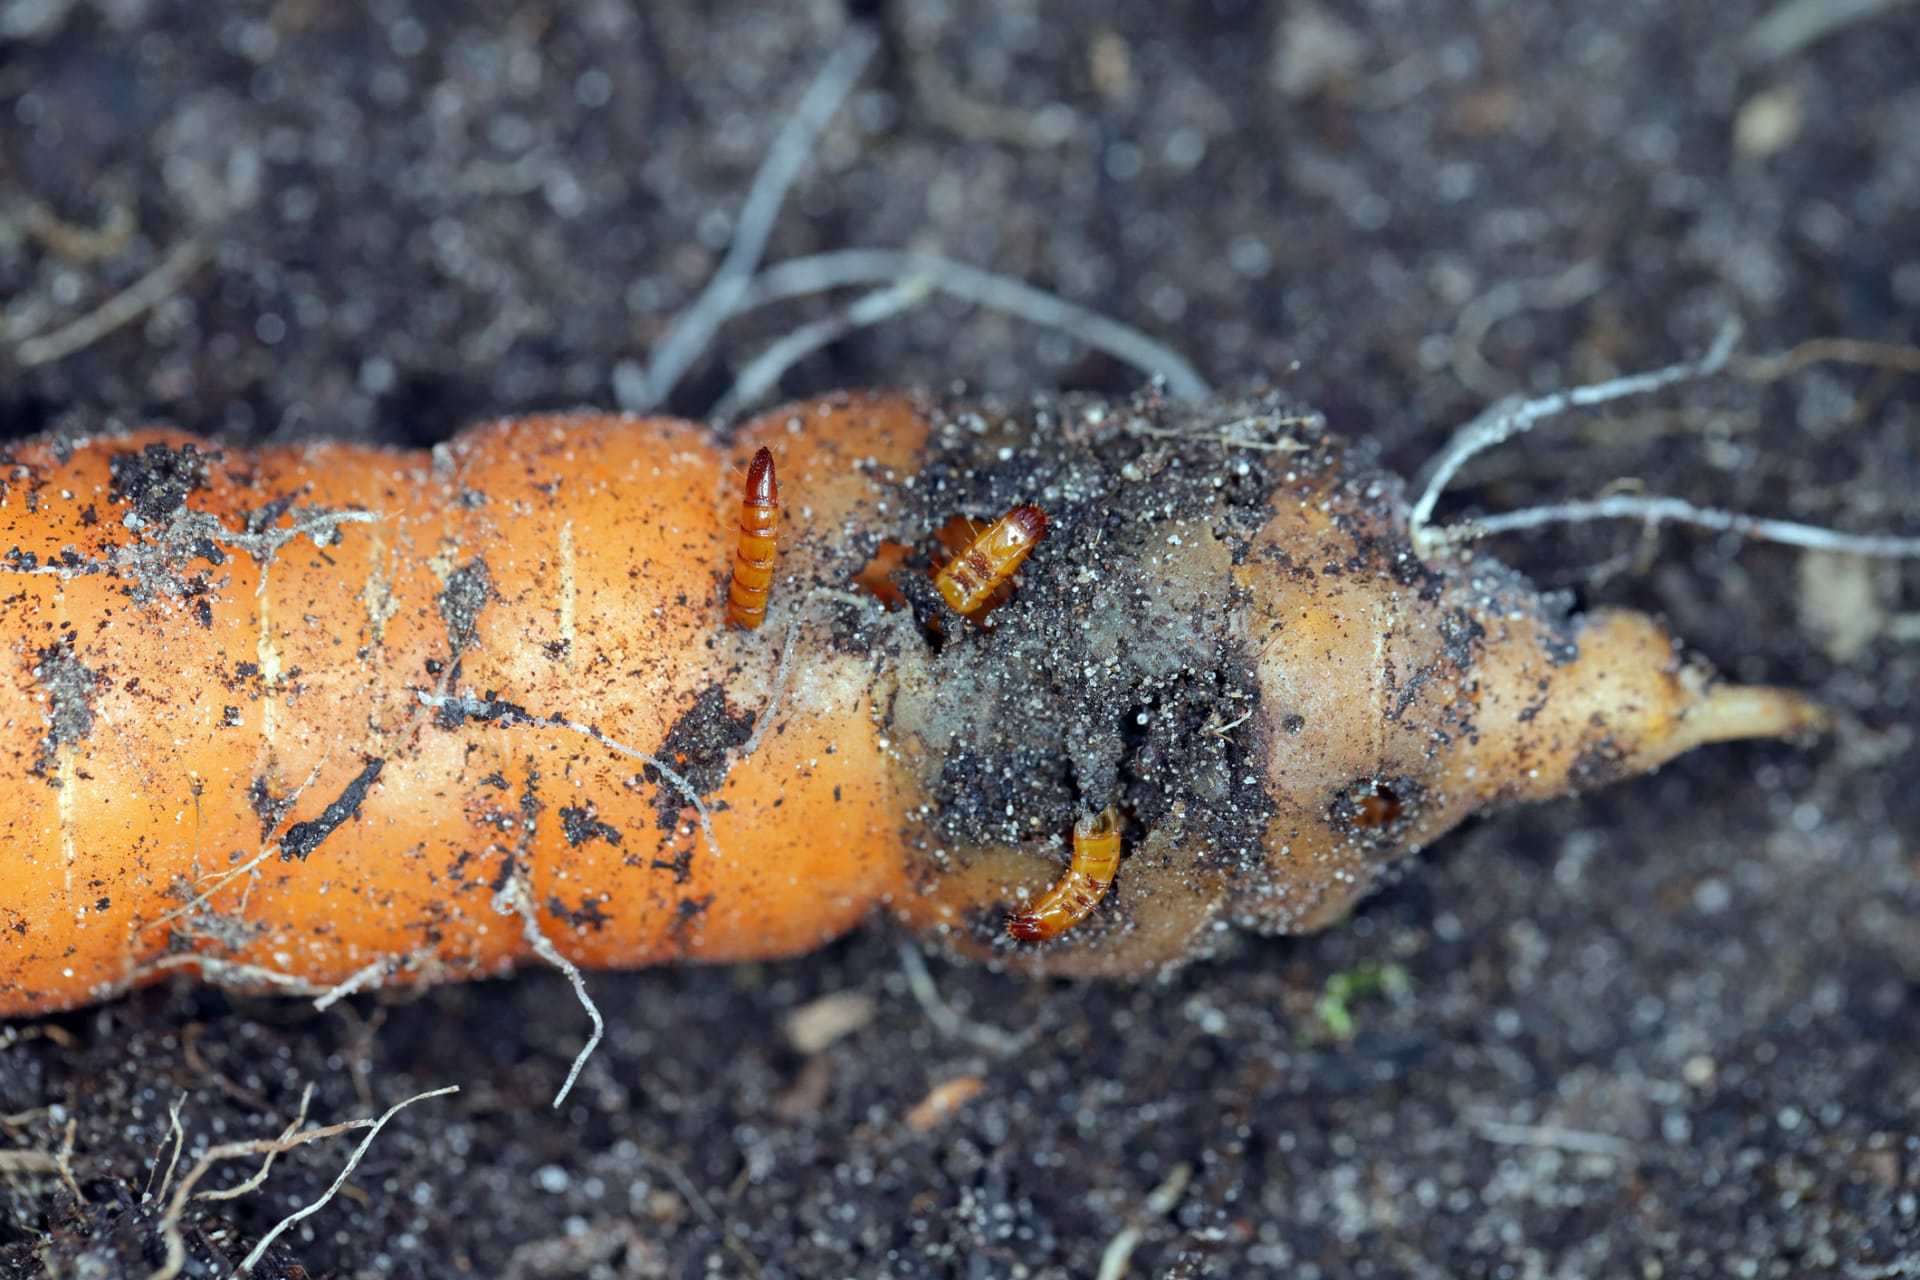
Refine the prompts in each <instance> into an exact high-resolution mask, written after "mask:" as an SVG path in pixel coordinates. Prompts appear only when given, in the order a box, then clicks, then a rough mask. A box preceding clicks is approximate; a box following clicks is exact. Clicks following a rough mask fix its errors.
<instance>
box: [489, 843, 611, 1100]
mask: <svg viewBox="0 0 1920 1280" xmlns="http://www.w3.org/2000/svg"><path fill="white" fill-rule="evenodd" d="M493 906H494V910H496V911H498V912H499V913H500V914H501V915H518V916H519V917H520V927H521V932H522V933H523V934H524V935H525V936H526V939H527V945H528V946H530V947H532V948H533V952H534V954H535V955H537V956H539V957H540V958H541V959H542V960H545V961H546V962H547V963H548V964H550V965H552V966H553V967H554V968H556V969H558V970H559V971H560V972H561V973H564V974H566V975H567V981H568V982H570V983H572V984H573V994H574V995H575V996H576V997H577V998H578V999H579V1001H580V1005H581V1007H582V1008H584V1009H585V1010H586V1011H587V1018H588V1019H589V1020H590V1021H591V1022H592V1023H593V1034H592V1035H590V1036H588V1037H587V1042H586V1044H584V1045H582V1046H581V1048H580V1052H579V1053H577V1054H575V1055H574V1058H573V1066H572V1067H571V1068H570V1069H569V1070H568V1071H567V1079H566V1083H564V1084H562V1085H561V1086H560V1091H559V1092H558V1093H556V1094H554V1095H553V1105H554V1108H555V1109H556V1110H558V1109H559V1106H560V1104H561V1103H563V1102H565V1101H566V1100H567V1095H568V1094H570V1093H572V1092H573V1086H574V1083H575V1082H576V1081H578V1080H579V1079H580V1073H581V1071H583V1070H584V1069H585V1068H586V1065H587V1059H588V1058H591V1057H592V1056H593V1051H594V1050H595V1049H598V1048H599V1047H600V1042H601V1041H602V1040H604V1039H605V1038H606V1034H607V1024H606V1020H605V1019H603V1018H602V1017H601V1016H600V1006H599V1005H597V1004H595V1003H594V1002H593V997H592V996H590V995H588V994H587V980H586V978H585V977H583V976H582V975H581V973H580V966H579V965H577V964H575V963H574V962H573V961H571V960H569V959H567V958H566V957H565V956H563V955H561V954H560V949H559V948H558V947H556V946H554V945H553V943H552V942H551V941H550V940H549V939H548V938H547V935H546V934H545V933H544V932H543V931H542V930H541V928H540V918H539V915H538V913H537V912H536V911H535V910H534V906H533V898H532V896H531V895H529V894H528V893H527V882H526V879H525V877H524V876H523V875H521V874H519V873H517V872H516V874H515V875H514V876H513V878H512V879H510V880H508V881H507V884H506V887H505V888H503V889H501V890H500V893H499V894H498V896H496V897H495V898H494V901H493Z"/></svg>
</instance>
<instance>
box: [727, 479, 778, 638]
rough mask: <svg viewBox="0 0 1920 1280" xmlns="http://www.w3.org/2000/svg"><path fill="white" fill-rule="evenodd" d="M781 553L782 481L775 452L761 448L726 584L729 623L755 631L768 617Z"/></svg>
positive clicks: (744, 500)
mask: <svg viewBox="0 0 1920 1280" xmlns="http://www.w3.org/2000/svg"><path fill="white" fill-rule="evenodd" d="M779 552H780V482H779V479H778V477H777V476H776V475H775V472H774V465H773V450H771V449H768V448H766V447H764V446H762V447H761V448H760V449H759V451H757V452H756V453H755V454H754V455H753V462H752V463H751V464H750V465H749V466H748V467H747V480H746V484H745V485H744V486H743V493H742V496H741V499H740V541H739V542H738V543H737V544H736V545H735V548H734V553H733V579H732V581H730V582H729V583H728V584H727V621H728V622H731V623H732V624H733V625H734V626H736V627H744V628H746V629H747V630H748V631H752V630H753V629H754V628H756V627H758V626H759V625H760V624H761V623H762V622H764V621H766V617H767V593H768V591H769V590H770V589H771V588H772V585H773V562H774V559H775V557H776V556H778V555H779Z"/></svg>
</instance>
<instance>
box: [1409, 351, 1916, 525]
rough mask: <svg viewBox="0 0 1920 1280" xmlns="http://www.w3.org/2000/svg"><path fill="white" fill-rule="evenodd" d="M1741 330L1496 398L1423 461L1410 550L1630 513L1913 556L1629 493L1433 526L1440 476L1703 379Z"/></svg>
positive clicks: (1885, 355)
mask: <svg viewBox="0 0 1920 1280" xmlns="http://www.w3.org/2000/svg"><path fill="white" fill-rule="evenodd" d="M1739 334H1740V329H1739V326H1738V325H1737V324H1729V325H1728V326H1726V327H1725V328H1723V329H1722V330H1721V331H1720V334H1719V336H1718V337H1717V338H1715V339H1714V343H1713V347H1712V348H1711V349H1710V350H1709V351H1708V353H1707V354H1706V355H1705V356H1704V357H1703V358H1701V359H1700V360H1697V361H1687V362H1683V363H1681V364H1675V365H1669V366H1668V367H1666V368H1664V369H1660V370H1656V371H1655V372H1653V373H1644V374H1634V375H1631V376H1628V377H1623V378H1614V379H1612V380H1610V381H1607V382H1601V383H1596V384H1594V385H1592V386H1587V387H1575V388H1573V389H1572V390H1568V391H1560V392H1556V393H1554V394H1553V395H1550V396H1542V397H1540V398H1539V399H1536V400H1525V401H1518V402H1515V401H1511V400H1509V401H1503V402H1501V403H1499V404H1496V405H1494V406H1493V407H1492V408H1490V409H1489V410H1487V412H1485V413H1483V414H1481V415H1480V416H1479V417H1477V418H1475V419H1474V420H1473V421H1472V422H1469V423H1468V424H1467V425H1466V426H1464V427H1462V428H1460V430H1459V431H1457V432H1455V433H1454V437H1453V439H1452V440H1450V441H1448V442H1447V446H1446V448H1444V449H1442V450H1441V451H1440V454H1439V455H1438V457H1436V458H1435V460H1434V462H1433V463H1432V464H1431V471H1430V474H1429V476H1428V478H1427V481H1426V484H1425V485H1424V486H1423V487H1422V489H1421V491H1420V498H1419V501H1417V502H1416V503H1414V507H1413V513H1412V515H1411V516H1410V517H1409V520H1408V525H1409V532H1410V533H1411V535H1412V538H1413V544H1414V548H1415V550H1417V551H1418V552H1419V553H1420V554H1421V555H1423V556H1424V555H1431V554H1434V553H1435V552H1439V551H1443V550H1446V549H1449V548H1452V547H1457V546H1460V545H1462V544H1464V543H1468V542H1473V541H1477V540H1479V539H1481V538H1487V537H1492V536H1494V535H1496V534H1501V533H1511V532H1514V531H1517V530H1522V529H1537V528H1541V527H1543V526H1546V525H1554V524H1582V523H1591V522H1593V521H1597V520H1638V521H1640V522H1641V523H1642V524H1644V525H1645V526H1647V527H1648V528H1653V527H1655V526H1658V525H1662V524H1683V525H1691V526H1693V527H1695V528H1701V529H1710V530H1713V531H1716V532H1720V533H1732V534H1738V535H1740V536H1743V537H1749V538H1755V539H1758V540H1760V541H1763V542H1777V543H1781V544H1784V545H1786V546H1792V547H1804V548H1806V549H1808V550H1814V551H1836V552H1842V553H1845V554H1849V555H1858V556H1869V557H1873V558H1876V559H1912V558H1915V557H1920V537H1903V536H1899V535H1880V534H1851V533H1841V532H1839V531H1837V530H1833V529H1827V528H1823V527H1821V526H1818V525H1809V524H1801V523H1799V522H1797V521H1792V520H1776V519H1771V518H1768V517H1764V516H1749V515H1742V514H1740V513H1738V512H1733V511H1723V510H1720V509H1719V508H1716V507H1702V506H1697V505H1695V504H1694V503H1691V502H1687V501H1684V500H1683V499H1680V498H1670V497H1661V496H1655V495H1648V494H1633V493H1616V494H1608V495H1605V496H1602V497H1599V498H1593V499H1589V500H1586V501H1576V502H1557V503H1549V504H1546V505H1542V506H1537V507H1528V508H1525V509H1523V510H1520V511H1508V512H1503V513H1501V514H1498V515H1489V516H1479V517H1476V518H1474V519H1470V520H1463V521H1460V522H1458V523H1456V524H1450V525H1446V526H1443V527H1435V526H1433V525H1432V523H1431V520H1432V517H1433V508H1434V504H1435V503H1436V502H1438V501H1439V500H1440V496H1441V495H1442V494H1443V493H1444V492H1445V491H1446V488H1447V485H1448V483H1449V482H1450V481H1452V479H1453V478H1454V477H1455V476H1456V475H1458V474H1459V471H1460V468H1461V467H1463V466H1464V465H1466V463H1467V462H1468V461H1470V460H1471V459H1473V458H1475V457H1477V456H1479V455H1480V454H1482V453H1485V452H1486V451H1487V450H1489V449H1492V448H1495V447H1497V446H1499V445H1501V444H1504V443H1506V442H1507V441H1508V440H1511V439H1513V438H1514V437H1515V436H1518V435H1523V434H1525V433H1526V432H1528V431H1531V430H1532V429H1533V428H1534V427H1536V426H1538V425H1539V424H1540V423H1541V422H1544V421H1545V420H1547V419H1548V418H1551V417H1554V416H1556V415H1558V414H1561V413H1564V412H1566V411H1567V410H1568V409H1572V408H1590V407H1593V406H1595V405H1602V404H1608V403H1611V402H1612V401H1615V400H1620V399H1623V398H1625V397H1627V396H1633V395H1641V394H1644V393H1646V392H1649V391H1657V390H1659V389H1661V388H1662V387H1668V386H1672V385H1673V384H1675V383H1678V382H1687V381H1692V380H1695V379H1698V378H1705V377H1709V376H1711V375H1713V374H1715V373H1717V372H1719V371H1720V370H1721V369H1723V368H1725V367H1726V366H1727V364H1728V361H1729V359H1730V358H1731V356H1732V354H1733V347H1734V344H1735V343H1736V342H1737V341H1738V339H1739ZM1904 350H1905V349H1900V348H1892V349H1889V348H1881V347H1874V348H1873V349H1872V350H1871V351H1862V350H1859V349H1856V346H1855V345H1854V344H1839V345H1838V346H1835V347H1833V348H1832V349H1828V348H1826V347H1818V348H1816V349H1812V350H1808V351H1806V352H1805V353H1804V354H1802V353H1801V349H1799V348H1796V350H1795V352H1792V353H1789V354H1788V355H1787V356H1784V357H1778V358H1776V359H1774V360H1770V361H1748V362H1743V365H1742V367H1741V372H1743V373H1745V374H1746V376H1748V377H1751V378H1755V379H1759V380H1770V379H1772V378H1775V377H1779V376H1781V374H1783V373H1784V372H1787V371H1790V369H1792V368H1797V367H1798V363H1810V362H1812V361H1814V360H1820V359H1845V360H1851V361H1854V362H1859V363H1881V364H1886V363H1888V362H1889V361H1890V360H1893V359H1894V357H1896V356H1898V355H1899V354H1900V353H1901V352H1902V351H1904ZM1796 361H1797V362H1798V363H1796Z"/></svg>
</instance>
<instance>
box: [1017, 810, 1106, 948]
mask: <svg viewBox="0 0 1920 1280" xmlns="http://www.w3.org/2000/svg"><path fill="white" fill-rule="evenodd" d="M1119 867H1120V814H1119V812H1118V811H1117V810H1116V809H1115V808H1114V807H1113V806H1112V805H1108V806H1107V807H1106V808H1104V809H1102V810H1101V811H1100V812H1099V813H1097V814H1094V815H1093V816H1092V817H1090V818H1082V819H1080V821H1078V822H1076V823H1074V824H1073V860H1072V861H1071V862H1069V863H1068V864H1067V874H1066V875H1065V876H1063V877H1062V878H1061V880H1060V883H1059V884H1056V885H1054V886H1053V888H1051V889H1049V890H1047V892H1046V893H1045V894H1043V895H1041V897H1040V899H1039V901H1037V902H1035V903H1034V904H1033V905H1032V906H1030V907H1027V908H1025V909H1024V910H1021V911H1016V912H1014V913H1013V914H1012V915H1010V916H1008V917H1007V936H1008V937H1010V938H1012V939H1014V940H1015V941H1016V942H1046V941H1049V940H1051V939H1053V938H1057V937H1059V936H1060V935H1061V934H1063V933H1065V932H1066V931H1067V930H1069V929H1071V928H1073V926H1075V925H1077V924H1079V923H1080V922H1081V921H1082V920H1085V919H1086V918H1087V917H1088V916H1089V915H1092V914H1093V909H1094V908H1095V907H1097V906H1099V905H1100V899H1102V898H1104V897H1106V895H1107V886H1109V885H1111V884H1112V883H1113V876H1114V872H1116V871H1117V870H1118V869H1119Z"/></svg>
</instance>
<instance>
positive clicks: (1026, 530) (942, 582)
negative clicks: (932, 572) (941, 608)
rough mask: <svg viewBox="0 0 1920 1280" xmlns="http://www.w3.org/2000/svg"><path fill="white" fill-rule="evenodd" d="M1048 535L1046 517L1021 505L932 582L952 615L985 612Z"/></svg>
mask: <svg viewBox="0 0 1920 1280" xmlns="http://www.w3.org/2000/svg"><path fill="white" fill-rule="evenodd" d="M1046 531H1047V516H1046V513H1045V512H1044V511H1042V510H1040V508H1039V507H1036V506H1034V505H1033V504H1032V503H1030V502H1027V503H1022V504H1021V505H1019V506H1017V507H1015V508H1014V509H1013V510H1011V511H1009V512H1007V514H1005V515H1004V516H1001V517H1000V518H999V519H998V520H996V521H994V522H993V523H992V524H991V525H989V526H988V527H987V531H986V532H985V533H983V534H981V535H980V536H979V537H977V538H975V539H974V540H973V542H972V543H970V544H969V545H968V547H967V549H966V550H965V551H962V552H961V553H960V554H959V555H957V556H955V557H954V558H953V560H952V561H951V562H950V563H949V564H948V565H947V567H946V568H944V569H942V570H941V571H940V572H939V574H938V575H936V576H935V578H934V585H935V586H937V587H939V588H940V594H941V595H942V596H944V597H946V601H947V603H948V604H950V605H952V606H953V609H954V612H956V613H965V614H973V613H978V612H979V611H980V610H982V609H985V608H986V607H987V605H988V604H989V603H991V601H992V599H993V593H994V592H995V591H997V590H998V589H999V588H1000V586H1001V585H1002V584H1003V583H1005V582H1006V581H1007V580H1008V579H1009V578H1011V577H1013V575H1014V574H1015V573H1016V572H1018V571H1019V568H1020V563H1021V562H1022V561H1023V560H1025V559H1026V558H1027V553H1028V552H1030V551H1032V550H1033V547H1034V544H1035V543H1036V542H1038V541H1040V535H1041V534H1043V533H1045V532H1046Z"/></svg>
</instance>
